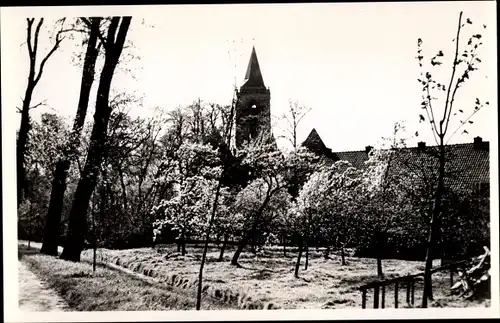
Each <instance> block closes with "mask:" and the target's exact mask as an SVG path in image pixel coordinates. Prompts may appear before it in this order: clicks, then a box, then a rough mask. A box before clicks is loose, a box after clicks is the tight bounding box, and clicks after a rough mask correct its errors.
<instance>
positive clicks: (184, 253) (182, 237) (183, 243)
mask: <svg viewBox="0 0 500 323" xmlns="http://www.w3.org/2000/svg"><path fill="white" fill-rule="evenodd" d="M181 255H183V256H185V255H186V236H185V234H184V230H183V231H182V234H181Z"/></svg>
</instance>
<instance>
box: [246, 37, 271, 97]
mask: <svg viewBox="0 0 500 323" xmlns="http://www.w3.org/2000/svg"><path fill="white" fill-rule="evenodd" d="M242 87H264V88H265V87H266V86H265V85H264V79H263V78H262V72H261V71H260V66H259V61H258V60H257V53H256V52H255V46H253V47H252V54H251V55H250V61H249V62H248V68H247V73H246V74H245V80H244V81H243V85H242Z"/></svg>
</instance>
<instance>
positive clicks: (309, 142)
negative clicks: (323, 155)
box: [302, 128, 326, 150]
mask: <svg viewBox="0 0 500 323" xmlns="http://www.w3.org/2000/svg"><path fill="white" fill-rule="evenodd" d="M302 146H304V147H306V148H309V149H312V150H318V149H319V150H323V149H326V146H325V144H324V142H323V140H321V137H320V136H319V134H318V132H317V131H316V129H315V128H313V130H311V133H309V136H307V138H306V140H304V142H303V143H302Z"/></svg>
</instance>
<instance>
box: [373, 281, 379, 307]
mask: <svg viewBox="0 0 500 323" xmlns="http://www.w3.org/2000/svg"><path fill="white" fill-rule="evenodd" d="M378 294H379V286H378V285H376V286H375V287H374V288H373V308H378V296H379V295H378Z"/></svg>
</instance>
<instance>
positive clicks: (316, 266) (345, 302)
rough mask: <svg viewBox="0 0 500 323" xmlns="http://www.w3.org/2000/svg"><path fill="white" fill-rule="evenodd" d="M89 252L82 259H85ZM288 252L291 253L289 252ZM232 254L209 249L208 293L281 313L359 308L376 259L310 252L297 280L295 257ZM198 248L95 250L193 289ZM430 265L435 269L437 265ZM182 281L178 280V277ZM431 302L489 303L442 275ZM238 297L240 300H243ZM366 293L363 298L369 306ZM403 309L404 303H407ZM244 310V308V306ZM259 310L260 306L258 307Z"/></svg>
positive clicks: (416, 266) (390, 295) (394, 263)
mask: <svg viewBox="0 0 500 323" xmlns="http://www.w3.org/2000/svg"><path fill="white" fill-rule="evenodd" d="M91 254H92V251H91V250H87V251H84V253H83V256H84V257H86V258H90V257H91ZM289 254H290V253H289ZM230 256H232V250H228V252H227V254H226V255H225V259H224V261H223V262H218V261H217V258H218V250H217V249H216V248H213V249H211V250H210V251H209V254H208V258H207V259H208V260H207V264H206V266H205V271H204V282H205V288H208V290H207V293H210V294H212V295H214V296H215V297H216V298H219V299H221V300H223V301H224V302H226V301H227V302H229V303H230V302H231V300H232V299H233V298H235V299H236V298H238V299H239V301H237V302H236V304H238V306H239V307H240V308H242V304H243V303H251V302H252V301H253V302H261V303H263V304H264V306H265V307H266V308H267V307H268V306H270V305H269V304H272V305H273V306H274V307H279V308H283V309H321V308H361V293H360V291H359V290H358V289H357V288H358V287H359V286H360V285H363V284H365V283H368V282H371V281H373V280H376V279H377V277H376V263H375V259H368V258H356V257H347V264H346V265H345V266H342V265H341V264H340V257H339V256H338V255H332V256H331V259H328V260H325V259H324V258H323V257H322V253H321V252H317V251H314V250H313V251H312V252H311V256H310V261H309V269H307V270H304V269H303V267H304V266H303V264H304V259H303V261H302V266H301V270H300V278H298V279H297V278H295V277H294V265H295V261H296V256H295V255H294V254H291V256H290V257H284V256H283V254H282V253H280V252H268V253H267V254H264V255H261V256H254V255H253V254H251V253H249V252H244V253H243V254H242V255H241V257H240V261H239V262H240V264H241V268H236V267H234V266H231V265H230V263H229V260H230ZM200 258H201V249H200V248H194V247H189V246H188V254H187V255H186V256H180V255H179V254H178V253H177V252H176V249H175V246H167V247H164V248H160V249H158V248H157V249H153V248H142V249H129V250H107V249H100V250H99V251H98V259H99V260H101V259H102V260H103V261H106V262H111V263H114V264H117V265H119V266H123V267H126V268H129V269H131V270H134V271H136V272H140V273H144V274H146V275H148V276H152V277H156V278H159V279H163V280H165V281H169V282H170V283H171V284H175V285H182V286H183V287H184V288H186V289H187V290H189V289H191V290H194V289H195V287H196V279H197V275H198V270H199V263H200ZM435 265H436V266H437V265H439V262H438V261H436V263H435ZM383 266H384V272H385V274H386V277H387V278H392V277H397V276H402V275H406V274H409V273H411V274H414V273H418V272H421V271H423V269H424V264H423V262H416V261H404V260H393V259H391V260H384V261H383ZM181 278H182V279H181ZM433 283H434V296H435V301H434V302H431V304H430V306H433V307H487V306H489V304H490V301H489V300H479V301H466V300H462V299H459V298H457V297H455V296H451V295H449V287H450V280H449V274H448V273H447V272H443V273H436V274H434V275H433ZM422 287H423V286H422V284H421V283H420V284H417V285H416V287H415V304H416V305H419V304H420V303H421V297H422ZM405 296H406V295H405V292H404V290H401V291H400V293H399V298H398V299H399V303H400V307H405V305H406V297H405ZM386 298H387V299H386V307H392V306H393V303H394V291H393V290H391V288H389V289H387V290H386ZM241 299H245V300H244V302H242V301H241ZM370 301H371V295H370V294H369V295H368V303H367V304H368V307H370V304H371V303H370ZM406 306H407V305H406ZM243 308H245V307H244V306H243ZM257 308H259V307H257Z"/></svg>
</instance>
